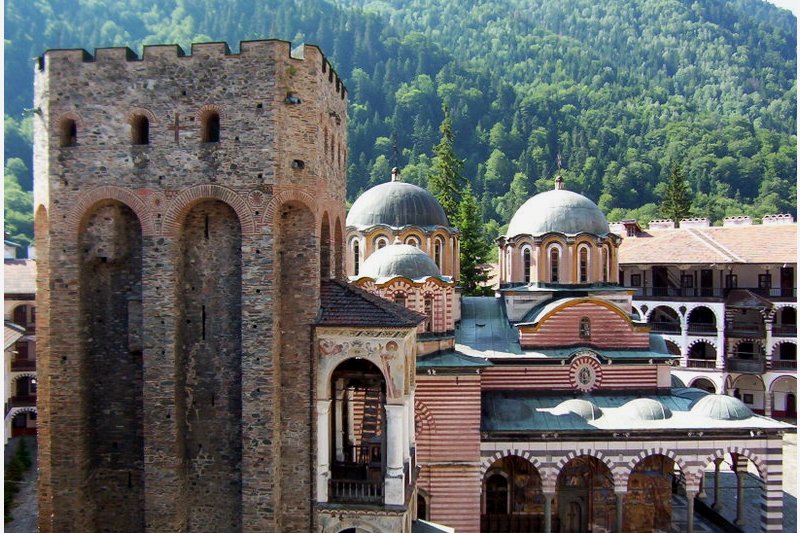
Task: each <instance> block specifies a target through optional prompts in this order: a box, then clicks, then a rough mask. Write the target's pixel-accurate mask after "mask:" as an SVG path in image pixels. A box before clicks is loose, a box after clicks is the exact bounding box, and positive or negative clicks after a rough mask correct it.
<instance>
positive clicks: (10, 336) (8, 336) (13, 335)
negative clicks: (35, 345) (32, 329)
mask: <svg viewBox="0 0 800 533" xmlns="http://www.w3.org/2000/svg"><path fill="white" fill-rule="evenodd" d="M3 334H4V337H5V340H4V342H3V351H6V350H8V349H9V348H10V347H11V346H12V345H13V344H14V343H15V342H17V341H18V340H19V339H21V338H22V337H23V336H24V335H25V328H23V327H22V326H18V325H17V324H14V323H13V322H11V321H9V320H6V321H5V322H4V323H3Z"/></svg>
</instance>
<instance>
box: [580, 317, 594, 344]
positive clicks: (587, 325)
mask: <svg viewBox="0 0 800 533" xmlns="http://www.w3.org/2000/svg"><path fill="white" fill-rule="evenodd" d="M578 334H579V335H580V338H581V339H591V338H592V323H591V322H590V321H589V318H588V317H583V318H581V325H580V329H579V331H578Z"/></svg>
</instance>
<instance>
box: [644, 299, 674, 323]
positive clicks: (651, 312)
mask: <svg viewBox="0 0 800 533" xmlns="http://www.w3.org/2000/svg"><path fill="white" fill-rule="evenodd" d="M661 308H665V309H669V310H670V311H672V312H674V313H675V314H676V315H677V316H678V322H679V323H680V324H681V327H683V320H684V315H683V313H681V311H680V309H678V308H676V307H673V306H671V305H669V304H667V303H663V302H659V304H658V305H656V306H654V307H652V308H651V309H648V310H647V313H646V314H644V315H642V320H644V321H645V322H650V317H651V316H652V315H653V313H654V312H655V311H656V309H661Z"/></svg>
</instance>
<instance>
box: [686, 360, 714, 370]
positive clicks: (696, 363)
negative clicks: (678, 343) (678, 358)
mask: <svg viewBox="0 0 800 533" xmlns="http://www.w3.org/2000/svg"><path fill="white" fill-rule="evenodd" d="M686 366H687V367H689V368H711V369H713V368H716V367H717V361H716V360H715V359H687V360H686Z"/></svg>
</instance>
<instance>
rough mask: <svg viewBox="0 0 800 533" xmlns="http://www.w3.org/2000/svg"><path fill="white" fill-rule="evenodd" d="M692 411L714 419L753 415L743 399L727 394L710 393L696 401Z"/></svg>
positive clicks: (737, 418) (740, 418)
mask: <svg viewBox="0 0 800 533" xmlns="http://www.w3.org/2000/svg"><path fill="white" fill-rule="evenodd" d="M691 411H692V413H695V414H698V415H701V416H707V417H709V418H713V419H714V420H744V419H746V418H750V417H751V416H753V411H751V410H750V408H749V407H747V406H746V405H745V404H744V403H742V401H741V400H740V399H738V398H734V397H733V396H727V395H725V394H709V395H707V396H703V397H702V398H700V399H698V400H697V401H695V402H694V405H693V406H692V409H691Z"/></svg>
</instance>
